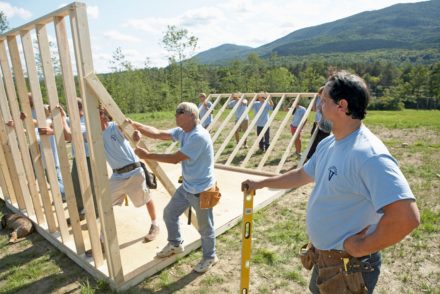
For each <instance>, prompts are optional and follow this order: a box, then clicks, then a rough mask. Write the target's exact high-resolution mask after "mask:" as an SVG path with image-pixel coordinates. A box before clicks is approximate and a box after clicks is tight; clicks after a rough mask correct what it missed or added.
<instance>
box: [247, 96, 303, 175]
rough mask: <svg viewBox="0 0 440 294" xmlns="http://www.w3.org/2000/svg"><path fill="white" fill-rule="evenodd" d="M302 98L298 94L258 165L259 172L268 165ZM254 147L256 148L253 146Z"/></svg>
mask: <svg viewBox="0 0 440 294" xmlns="http://www.w3.org/2000/svg"><path fill="white" fill-rule="evenodd" d="M300 97H301V95H300V94H298V95H297V97H296V98H295V100H294V102H293V104H292V107H291V108H290V109H289V111H288V112H287V114H286V116H285V117H284V120H283V121H282V123H281V125H280V127H279V128H278V131H277V132H276V134H275V136H274V138H273V139H272V144H270V145H269V149H268V150H267V151H266V153H265V154H264V156H263V158H262V159H261V161H260V163H259V164H258V167H257V170H261V169H262V168H263V166H264V164H265V163H266V161H267V159H268V158H269V154H270V153H271V152H272V150H273V148H274V147H275V143H276V142H277V141H278V138H279V137H280V135H281V133H282V132H284V131H285V129H284V128H285V126H286V124H287V123H288V122H289V120H290V118H291V116H292V112H293V110H294V109H295V107H296V105H297V104H298V103H299V99H300ZM257 142H258V141H257ZM252 147H253V148H256V147H254V146H252Z"/></svg>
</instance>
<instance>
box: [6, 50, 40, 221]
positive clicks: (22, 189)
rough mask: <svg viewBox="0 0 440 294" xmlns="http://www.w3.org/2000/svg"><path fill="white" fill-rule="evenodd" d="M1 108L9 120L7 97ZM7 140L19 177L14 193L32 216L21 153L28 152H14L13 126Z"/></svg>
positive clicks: (15, 141)
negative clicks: (15, 192)
mask: <svg viewBox="0 0 440 294" xmlns="http://www.w3.org/2000/svg"><path fill="white" fill-rule="evenodd" d="M17 52H18V51H17ZM16 58H19V57H18V55H17V56H12V55H11V59H12V62H13V63H14V60H16ZM16 79H17V80H19V78H18V77H16ZM17 83H18V82H17ZM0 91H1V95H2V96H4V97H5V98H6V94H5V89H4V87H3V84H2V85H1V90H0ZM1 108H2V113H3V116H4V120H3V121H9V120H11V115H10V112H9V111H10V110H9V106H8V103H7V99H4V100H3V99H2V102H1ZM19 127H20V126H19ZM8 142H9V144H10V147H11V152H12V158H14V164H13V166H14V165H15V168H16V172H17V177H18V179H19V187H20V188H19V189H20V190H18V191H17V189H16V191H17V192H18V193H22V194H21V195H16V196H17V199H18V200H19V203H20V198H21V199H23V201H24V205H25V208H26V211H27V214H28V216H29V217H33V215H34V213H35V210H34V208H33V203H32V200H31V197H32V196H31V192H30V190H29V186H28V185H27V184H28V182H27V181H28V178H27V175H26V168H25V166H24V164H23V157H22V154H26V156H27V157H29V156H28V153H23V151H22V153H20V152H16V150H20V149H19V143H20V142H19V141H18V142H17V135H16V132H15V128H14V129H12V130H11V132H8ZM26 152H27V150H26ZM35 196H36V195H35ZM40 216H41V215H40Z"/></svg>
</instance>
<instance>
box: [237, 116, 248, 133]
mask: <svg viewBox="0 0 440 294" xmlns="http://www.w3.org/2000/svg"><path fill="white" fill-rule="evenodd" d="M248 126H249V120H247V119H245V120H243V121H242V122H241V124H240V126H239V127H238V129H237V132H240V131H242V132H246V130H247V129H248Z"/></svg>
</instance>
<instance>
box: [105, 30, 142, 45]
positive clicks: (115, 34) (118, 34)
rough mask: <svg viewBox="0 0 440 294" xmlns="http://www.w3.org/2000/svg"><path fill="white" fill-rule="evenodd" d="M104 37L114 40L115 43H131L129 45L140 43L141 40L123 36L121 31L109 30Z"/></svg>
mask: <svg viewBox="0 0 440 294" xmlns="http://www.w3.org/2000/svg"><path fill="white" fill-rule="evenodd" d="M104 36H105V37H108V38H110V39H112V40H115V41H121V42H129V43H138V42H140V41H141V40H140V39H139V38H136V37H133V36H130V35H127V34H123V33H121V32H119V31H116V30H109V31H106V32H104Z"/></svg>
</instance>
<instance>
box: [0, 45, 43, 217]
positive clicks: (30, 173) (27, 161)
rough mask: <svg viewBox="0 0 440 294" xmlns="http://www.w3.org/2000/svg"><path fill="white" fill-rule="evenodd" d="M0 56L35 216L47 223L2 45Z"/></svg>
mask: <svg viewBox="0 0 440 294" xmlns="http://www.w3.org/2000/svg"><path fill="white" fill-rule="evenodd" d="M0 58H1V59H2V61H1V62H2V69H3V73H4V74H3V76H4V81H5V88H6V92H7V95H8V97H9V99H8V100H9V104H10V110H11V114H12V119H13V120H14V123H15V125H16V127H15V131H16V135H17V141H18V145H19V147H20V152H21V157H22V159H23V166H24V168H25V172H26V178H27V181H28V187H29V193H30V195H31V200H32V204H33V208H34V211H35V216H36V218H37V223H38V224H40V225H42V224H45V223H46V221H45V219H44V216H43V210H42V207H41V203H40V197H39V193H38V187H37V183H36V179H35V174H34V169H33V167H32V163H31V158H30V157H29V155H30V154H29V149H28V143H27V141H26V137H25V134H24V131H23V125H22V123H21V120H20V109H19V106H18V101H17V95H16V93H15V88H14V84H13V80H12V76H11V72H10V68H9V64H8V62H7V57H6V50H5V49H4V47H3V46H2V48H0Z"/></svg>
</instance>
